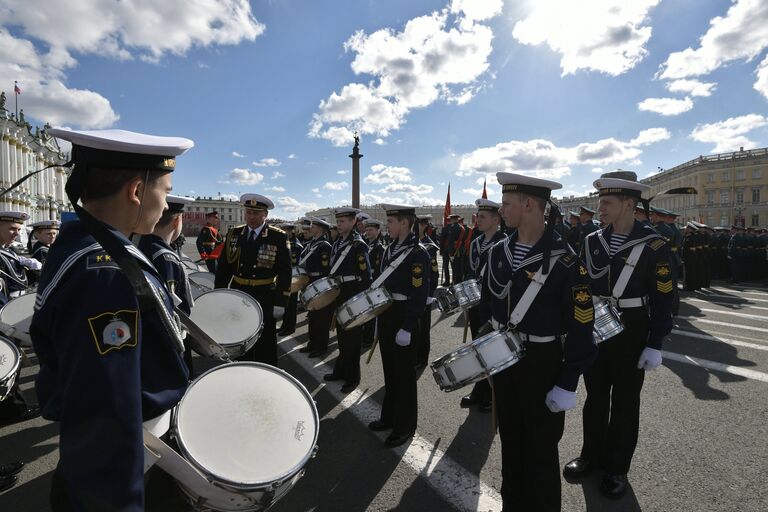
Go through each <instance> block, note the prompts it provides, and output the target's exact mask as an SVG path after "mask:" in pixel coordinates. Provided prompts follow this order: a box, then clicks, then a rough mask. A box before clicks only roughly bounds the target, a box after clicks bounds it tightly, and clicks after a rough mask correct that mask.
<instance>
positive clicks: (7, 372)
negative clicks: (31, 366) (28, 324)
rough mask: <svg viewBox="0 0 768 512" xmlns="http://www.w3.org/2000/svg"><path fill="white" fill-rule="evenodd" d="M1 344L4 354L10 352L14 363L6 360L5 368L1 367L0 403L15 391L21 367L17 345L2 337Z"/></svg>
mask: <svg viewBox="0 0 768 512" xmlns="http://www.w3.org/2000/svg"><path fill="white" fill-rule="evenodd" d="M0 344H2V347H3V351H4V352H10V353H11V357H13V361H8V360H7V358H5V359H4V364H3V366H0V372H1V373H2V375H0V401H3V400H5V399H6V398H7V397H8V394H9V393H10V392H11V389H13V385H14V384H15V383H16V374H17V373H18V371H19V367H20V366H21V352H20V351H19V349H18V348H16V345H15V344H14V343H13V341H11V340H10V339H8V338H6V337H5V336H0Z"/></svg>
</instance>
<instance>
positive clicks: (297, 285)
mask: <svg viewBox="0 0 768 512" xmlns="http://www.w3.org/2000/svg"><path fill="white" fill-rule="evenodd" d="M308 282H309V276H308V275H307V274H306V272H305V271H304V269H303V268H301V267H293V268H292V269H291V293H298V292H300V291H301V290H302V288H304V287H305V286H306V285H307V283H308Z"/></svg>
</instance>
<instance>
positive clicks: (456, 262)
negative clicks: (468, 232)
mask: <svg viewBox="0 0 768 512" xmlns="http://www.w3.org/2000/svg"><path fill="white" fill-rule="evenodd" d="M451 266H452V267H453V268H452V269H451V270H452V271H453V284H458V283H460V282H462V281H464V267H463V262H462V257H461V256H460V255H459V254H456V256H454V257H453V261H452V262H451Z"/></svg>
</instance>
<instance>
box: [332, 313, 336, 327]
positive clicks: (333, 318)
mask: <svg viewBox="0 0 768 512" xmlns="http://www.w3.org/2000/svg"><path fill="white" fill-rule="evenodd" d="M335 328H336V315H333V316H332V317H331V330H334V329H335Z"/></svg>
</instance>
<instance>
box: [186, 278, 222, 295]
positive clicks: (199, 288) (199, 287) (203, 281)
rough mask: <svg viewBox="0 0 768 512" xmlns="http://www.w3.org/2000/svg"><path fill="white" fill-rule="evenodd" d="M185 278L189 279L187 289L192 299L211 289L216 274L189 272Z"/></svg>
mask: <svg viewBox="0 0 768 512" xmlns="http://www.w3.org/2000/svg"><path fill="white" fill-rule="evenodd" d="M187 279H188V280H189V288H190V290H189V291H190V293H191V294H192V298H193V299H194V300H197V298H198V297H200V296H201V295H202V294H204V293H206V292H209V291H211V290H213V289H214V286H215V284H214V283H215V282H216V276H215V275H214V274H213V273H212V272H190V273H189V275H188V276H187Z"/></svg>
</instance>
